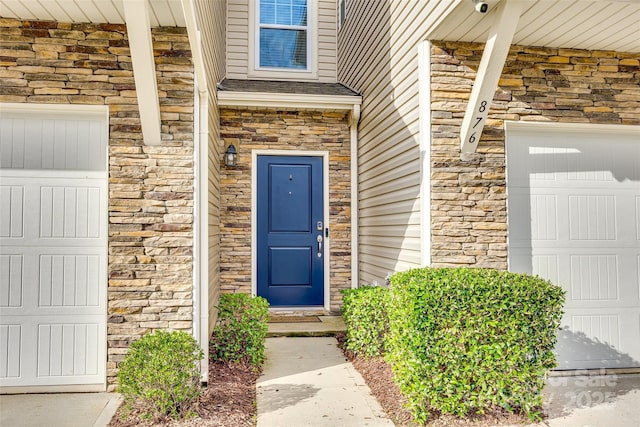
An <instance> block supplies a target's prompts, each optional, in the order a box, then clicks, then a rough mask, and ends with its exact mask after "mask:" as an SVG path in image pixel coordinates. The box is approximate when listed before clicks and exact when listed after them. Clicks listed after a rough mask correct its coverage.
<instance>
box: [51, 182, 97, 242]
mask: <svg viewBox="0 0 640 427" xmlns="http://www.w3.org/2000/svg"><path fill="white" fill-rule="evenodd" d="M61 184H62V185H59V186H42V187H40V194H41V196H40V200H41V204H40V238H42V239H46V238H64V239H72V238H94V239H95V238H98V237H99V236H100V223H101V221H100V220H101V218H100V215H95V214H93V215H89V214H90V213H95V212H99V208H100V192H101V189H100V188H99V187H86V186H82V187H80V186H71V185H69V184H70V183H67V185H64V183H61Z"/></svg>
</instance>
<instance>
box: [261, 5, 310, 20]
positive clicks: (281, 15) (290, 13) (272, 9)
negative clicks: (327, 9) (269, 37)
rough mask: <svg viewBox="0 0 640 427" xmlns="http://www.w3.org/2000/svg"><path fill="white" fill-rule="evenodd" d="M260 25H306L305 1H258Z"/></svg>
mask: <svg viewBox="0 0 640 427" xmlns="http://www.w3.org/2000/svg"><path fill="white" fill-rule="evenodd" d="M260 23H261V24H277V25H305V26H306V25H307V0H260Z"/></svg>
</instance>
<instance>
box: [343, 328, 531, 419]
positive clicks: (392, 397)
mask: <svg viewBox="0 0 640 427" xmlns="http://www.w3.org/2000/svg"><path fill="white" fill-rule="evenodd" d="M336 338H337V339H338V346H339V347H340V348H341V349H342V351H343V352H344V354H345V356H346V357H347V359H348V360H349V361H350V362H351V363H352V364H353V366H354V367H355V368H356V370H357V371H358V372H360V375H362V377H363V378H364V380H365V382H366V383H367V385H368V386H369V388H370V389H371V393H372V394H373V395H374V396H375V397H376V399H377V400H378V402H380V405H381V406H382V409H384V411H385V412H386V413H387V416H388V417H389V418H390V419H391V421H393V423H394V424H395V425H396V426H397V427H420V424H418V423H416V422H415V421H414V420H413V416H412V415H411V412H410V411H409V410H408V409H407V407H406V405H407V398H406V397H405V396H404V395H403V394H402V393H401V392H400V389H399V388H398V386H397V385H396V383H395V382H394V381H393V373H392V372H391V367H390V366H389V365H388V364H387V363H386V362H385V361H384V359H383V358H382V357H370V358H365V357H360V356H355V355H354V354H353V353H351V352H350V351H348V350H345V349H344V346H343V344H344V341H345V336H344V334H338V336H336ZM528 423H529V420H528V419H527V418H526V416H524V415H520V414H512V413H509V412H507V411H504V410H502V409H500V408H498V409H496V410H494V411H488V412H486V413H485V414H470V415H469V416H467V417H466V418H458V417H455V416H453V415H448V414H440V413H438V412H433V413H432V414H431V415H430V416H429V420H428V422H427V424H426V426H428V427H489V426H506V425H523V426H524V425H526V424H528Z"/></svg>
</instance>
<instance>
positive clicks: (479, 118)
mask: <svg viewBox="0 0 640 427" xmlns="http://www.w3.org/2000/svg"><path fill="white" fill-rule="evenodd" d="M476 120H477V122H476V124H475V125H473V127H474V128H475V127H476V126H478V125H479V124H480V122H481V121H482V117H476Z"/></svg>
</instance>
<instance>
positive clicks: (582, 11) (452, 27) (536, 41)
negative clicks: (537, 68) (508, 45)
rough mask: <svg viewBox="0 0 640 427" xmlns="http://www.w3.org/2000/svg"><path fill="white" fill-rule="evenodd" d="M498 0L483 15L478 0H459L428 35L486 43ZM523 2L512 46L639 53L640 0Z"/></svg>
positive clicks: (530, 0)
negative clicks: (475, 2) (474, 1)
mask: <svg viewBox="0 0 640 427" xmlns="http://www.w3.org/2000/svg"><path fill="white" fill-rule="evenodd" d="M499 1H500V0H487V1H486V2H487V3H488V4H489V12H487V13H486V14H481V13H478V12H476V11H475V8H474V3H473V0H459V2H458V4H457V6H456V7H455V8H454V9H453V10H452V11H451V12H450V13H449V14H448V15H447V17H446V18H444V19H443V20H442V21H441V23H440V25H438V26H437V27H436V28H435V29H434V30H432V31H431V32H430V34H429V35H428V38H429V39H431V40H447V41H464V42H478V43H485V42H486V41H487V36H488V34H489V28H490V27H491V25H492V23H493V22H494V14H495V10H496V5H497V4H498V3H499ZM502 1H506V0H502ZM509 1H515V0H509ZM522 1H523V3H524V6H523V8H522V13H521V14H520V20H519V22H518V27H517V28H516V33H515V35H514V38H513V44H517V45H524V46H546V47H553V48H571V49H586V50H615V51H619V52H640V0H608V1H604V0H522Z"/></svg>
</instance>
